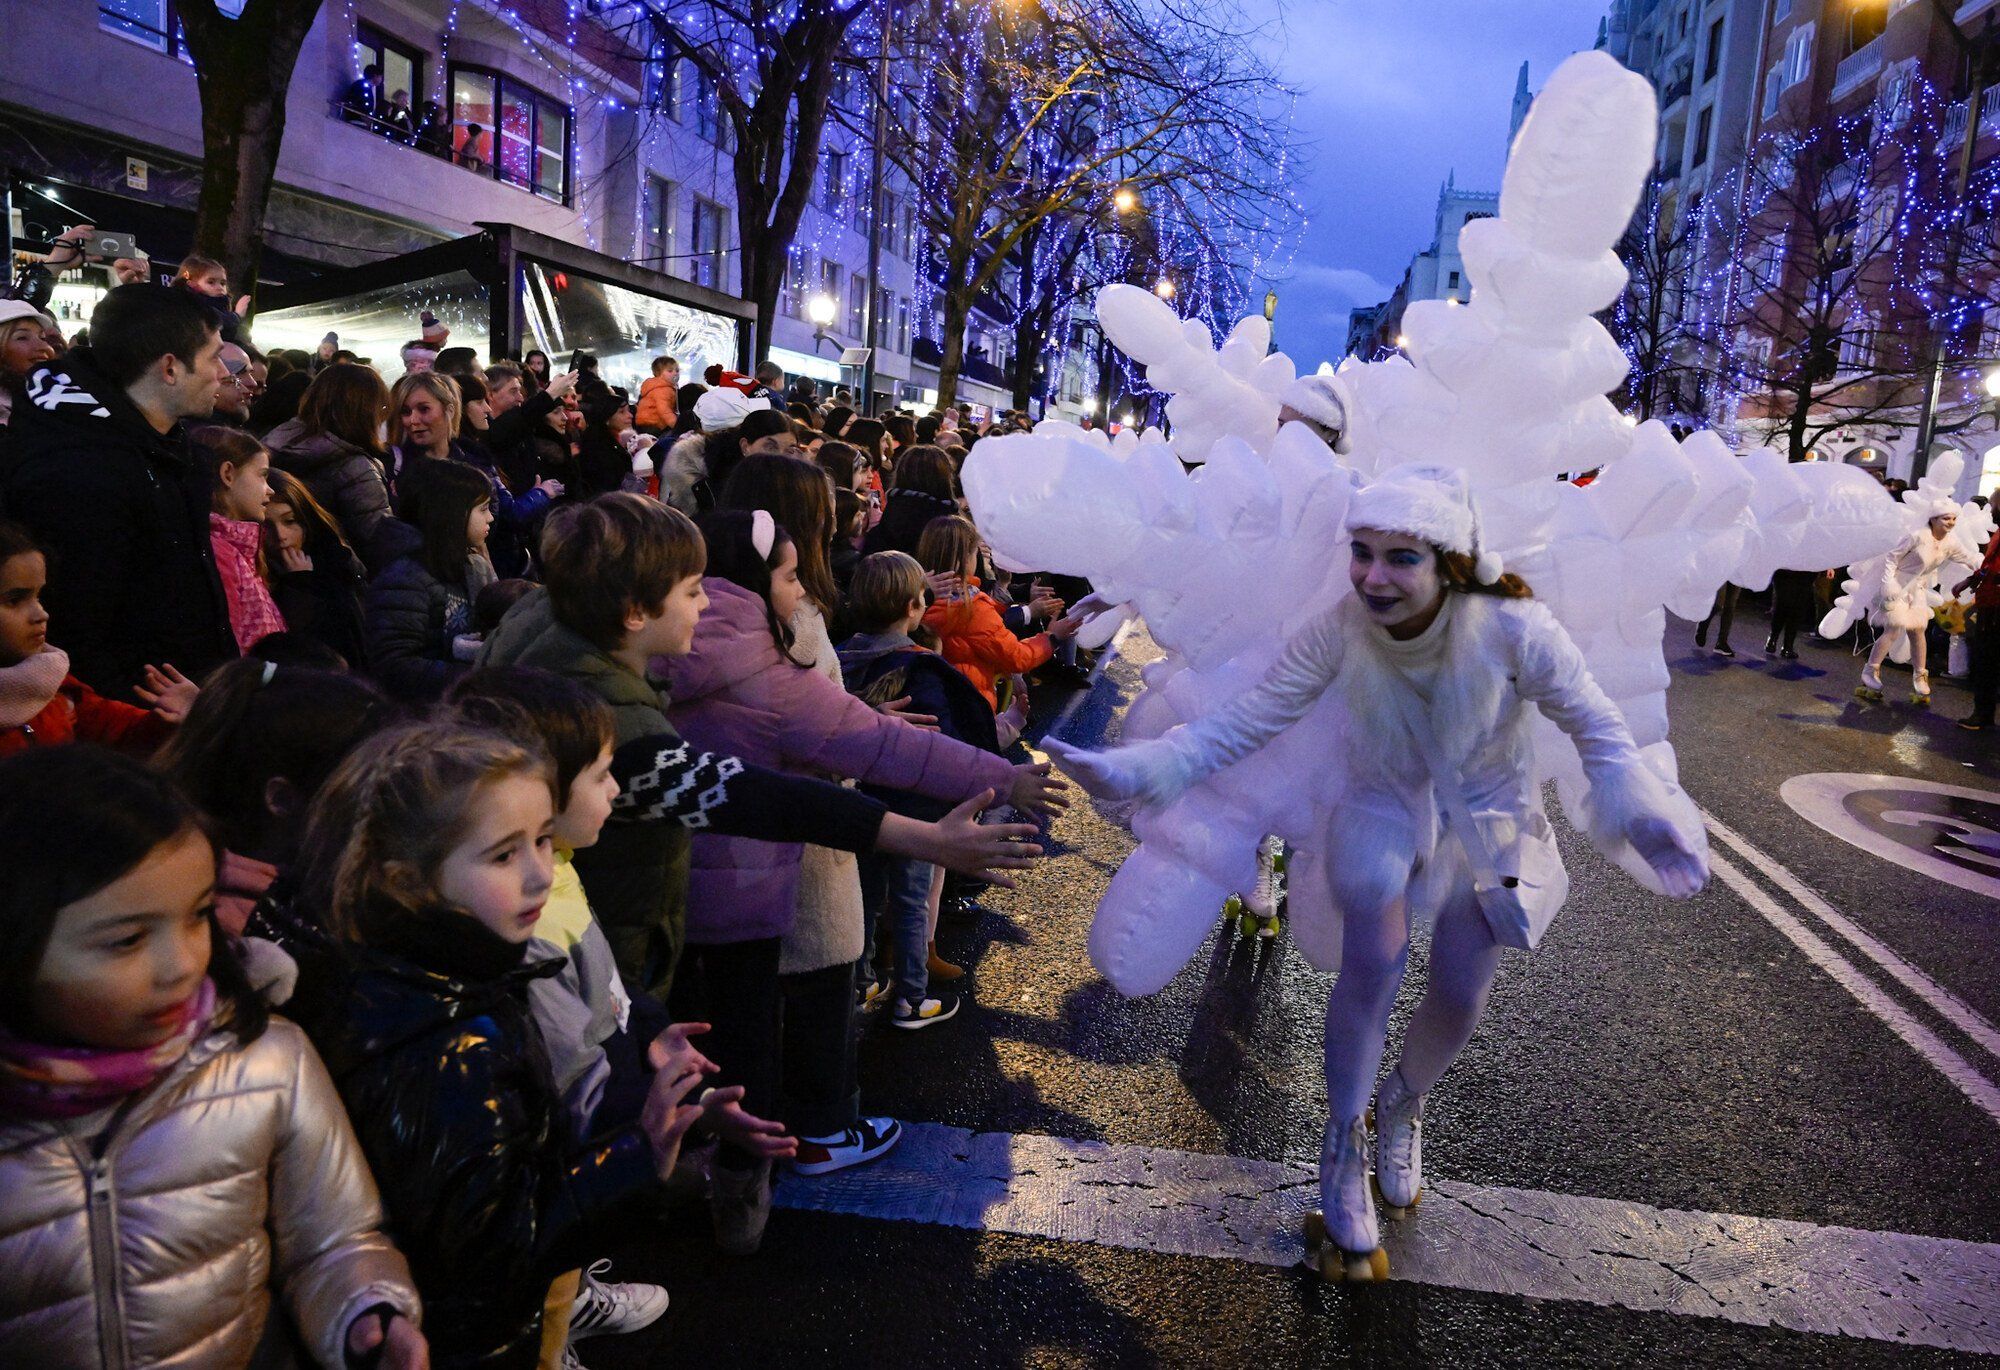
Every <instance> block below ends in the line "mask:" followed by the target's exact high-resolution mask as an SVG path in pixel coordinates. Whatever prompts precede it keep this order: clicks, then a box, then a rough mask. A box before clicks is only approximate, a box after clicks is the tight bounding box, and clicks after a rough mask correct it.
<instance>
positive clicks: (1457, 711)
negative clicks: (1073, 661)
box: [1050, 466, 1708, 1280]
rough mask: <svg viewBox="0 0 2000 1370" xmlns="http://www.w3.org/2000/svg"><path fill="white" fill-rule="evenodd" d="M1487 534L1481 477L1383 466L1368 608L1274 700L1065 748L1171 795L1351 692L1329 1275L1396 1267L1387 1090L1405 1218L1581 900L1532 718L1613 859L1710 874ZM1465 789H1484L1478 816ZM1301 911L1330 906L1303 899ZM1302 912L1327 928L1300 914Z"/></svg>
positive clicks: (1306, 648) (1293, 644)
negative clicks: (1456, 1101) (1556, 738)
mask: <svg viewBox="0 0 2000 1370" xmlns="http://www.w3.org/2000/svg"><path fill="white" fill-rule="evenodd" d="M1478 526H1479V525H1478V518H1477V514H1476V511H1475V509H1474V506H1473V503H1472V500H1471V497H1470V495H1469V493H1468V490H1467V487H1466V484H1465V479H1464V476H1463V474H1462V473H1460V472H1459V471H1457V470H1455V469H1453V468H1449V467H1432V466H1423V467H1413V466H1406V467H1400V468H1396V469H1393V470H1390V471H1388V472H1386V473H1384V474H1383V476H1382V478H1381V479H1379V480H1377V481H1376V482H1375V483H1373V484H1371V485H1368V486H1366V487H1364V488H1362V489H1361V490H1359V491H1357V492H1356V494H1355V495H1354V497H1353V500H1352V502H1351V503H1350V505H1349V509H1348V518H1347V527H1348V532H1349V536H1350V538H1351V539H1352V546H1351V553H1352V564H1351V566H1350V569H1349V578H1350V579H1351V581H1352V583H1353V586H1354V591H1355V593H1354V594H1353V595H1351V596H1343V597H1342V598H1341V600H1340V601H1339V602H1338V603H1336V604H1335V605H1334V606H1333V607H1332V608H1331V609H1329V610H1328V611H1326V612H1325V613H1324V614H1322V615H1321V616H1320V617H1319V618H1318V619H1317V620H1316V621H1314V622H1313V623H1311V624H1309V625H1308V626H1307V627H1306V628H1304V629H1303V630H1301V631H1300V632H1299V633H1298V634H1297V635H1296V636H1295V637H1293V639H1292V640H1291V641H1290V642H1289V643H1288V644H1287V645H1286V647H1285V650H1284V652H1283V654H1282V655H1281V656H1280V657H1279V659H1278V661H1277V662H1276V664H1275V665H1273V666H1272V668H1271V669H1270V671H1269V672H1268V673H1267V674H1266V675H1265V677H1264V679H1263V681H1262V682H1261V683H1260V684H1259V685H1257V686H1256V687H1255V688H1254V689H1252V690H1251V691H1249V692H1248V693H1247V694H1245V695H1244V696H1242V697H1241V698H1239V699H1238V700H1237V701H1236V702H1235V703H1233V704H1231V705H1230V706H1228V707H1227V708H1225V709H1222V710H1220V711H1218V712H1215V713H1213V714H1210V715H1208V716H1206V717H1203V718H1201V719H1200V720H1198V721H1196V722H1193V723H1189V724H1186V725H1184V726H1181V727H1176V728H1174V729H1172V730H1170V731H1168V732H1167V733H1165V734H1164V735H1162V736H1160V737H1158V738H1155V739H1153V740H1151V741H1146V742H1140V743H1136V744H1134V745H1131V746H1126V747H1120V748H1117V749H1114V750H1111V751H1106V752H1095V753H1093V752H1083V751H1078V750H1075V749H1073V748H1068V747H1064V746H1062V745H1061V744H1051V745H1050V750H1051V751H1053V752H1055V753H1056V754H1057V757H1058V759H1059V760H1060V761H1061V763H1062V765H1063V767H1064V768H1065V769H1066V770H1067V771H1069V773H1070V774H1071V775H1073V776H1074V777H1075V778H1076V779H1077V780H1078V782H1079V783H1081V784H1082V785H1083V786H1084V788H1086V789H1087V790H1089V791H1091V792H1092V793H1093V794H1096V795H1099V796H1101V797H1104V798H1108V799H1139V800H1143V801H1145V802H1148V803H1153V804H1164V803H1167V802H1170V801H1171V800H1172V799H1173V798H1175V797H1176V796H1178V795H1179V794H1180V793H1181V792H1182V791H1184V790H1185V789H1187V788H1188V786H1190V785H1192V784H1194V783H1195V782H1196V781H1198V780H1200V779H1202V778H1203V777H1205V776H1207V775H1209V774H1211V773H1212V772H1214V771H1217V770H1219V769H1221V768H1222V767H1224V766H1227V765H1229V764H1230V763H1232V762H1235V761H1238V760H1240V759H1242V758H1243V757H1245V756H1247V755H1249V754H1250V753H1251V752H1254V751H1256V750H1257V749H1258V748H1260V747H1261V746H1263V745H1264V744H1265V743H1267V742H1268V741H1270V740H1271V739H1272V738H1273V737H1275V736H1276V735H1277V734H1278V733H1280V732H1282V731H1284V730H1285V729H1286V728H1287V727H1289V726H1290V725H1292V724H1293V723H1296V722H1297V721H1298V720H1299V719H1301V718H1302V717H1304V716H1305V714H1306V713H1307V712H1308V710H1310V709H1311V708H1312V707H1313V706H1314V705H1315V704H1316V703H1317V702H1318V701H1319V699H1320V698H1321V696H1322V695H1324V694H1326V693H1327V692H1329V691H1338V692H1339V694H1338V696H1337V698H1338V699H1339V700H1340V701H1341V702H1342V703H1343V704H1344V706H1345V708H1346V710H1347V712H1348V715H1349V719H1350V726H1349V727H1348V729H1347V736H1348V738H1349V754H1348V755H1347V756H1345V757H1344V758H1341V759H1339V760H1337V761H1335V762H1334V763H1333V764H1338V765H1344V766H1345V768H1346V770H1347V773H1348V774H1347V785H1346V788H1345V791H1344V792H1343V794H1342V796H1341V798H1340V800H1339V801H1338V803H1337V804H1336V805H1335V806H1334V807H1333V810H1332V812H1331V813H1330V814H1328V815H1326V818H1327V820H1328V821H1327V824H1326V828H1325V834H1326V835H1325V837H1324V838H1323V839H1322V841H1323V847H1322V850H1321V852H1319V853H1316V854H1315V855H1317V856H1319V857H1320V858H1322V861H1321V864H1322V866H1323V869H1324V871H1325V884H1326V887H1327V892H1328V893H1329V894H1330V895H1331V899H1332V904H1333V908H1332V910H1331V916H1332V917H1333V918H1335V919H1337V920H1338V927H1339V946H1340V948H1341V964H1340V973H1339V978H1338V979H1337V980H1336V981H1335V982H1334V987H1333V991H1332V994H1331V995H1330V996H1329V998H1328V1000H1327V1006H1326V1087H1327V1102H1328V1105H1329V1113H1330V1117H1329V1119H1328V1121H1327V1125H1326V1134H1325V1142H1324V1145H1323V1148H1322V1150H1321V1154H1320V1200H1321V1204H1322V1206H1323V1213H1324V1217H1323V1219H1321V1218H1319V1217H1318V1216H1317V1215H1316V1216H1315V1217H1314V1218H1313V1219H1310V1220H1308V1224H1307V1230H1308V1239H1309V1241H1310V1242H1311V1243H1313V1244H1314V1245H1315V1246H1317V1248H1318V1250H1317V1252H1316V1260H1317V1263H1318V1265H1319V1269H1320V1272H1321V1273H1322V1275H1324V1276H1325V1277H1327V1278H1328V1279H1342V1278H1346V1279H1355V1280H1367V1279H1382V1278H1385V1277H1386V1276H1387V1273H1388V1258H1387V1256H1386V1255H1385V1254H1384V1253H1383V1251H1382V1249H1381V1242H1380V1235H1379V1230H1378V1227H1377V1224H1376V1217H1375V1203H1374V1198H1373V1196H1372V1194H1371V1193H1370V1190H1369V1183H1368V1178H1369V1176H1368V1171H1369V1155H1368V1151H1369V1136H1368V1129H1367V1125H1366V1122H1365V1120H1364V1114H1365V1112H1366V1109H1367V1105H1368V1101H1369V1095H1370V1094H1371V1093H1374V1094H1375V1109H1374V1118H1373V1121H1374V1125H1375V1129H1376V1142H1377V1145H1378V1149H1379V1154H1378V1155H1377V1157H1376V1158H1375V1173H1376V1181H1377V1184H1378V1185H1379V1187H1380V1189H1381V1193H1382V1197H1383V1200H1384V1202H1385V1204H1386V1205H1388V1206H1389V1207H1390V1208H1391V1209H1396V1210H1400V1209H1405V1208H1408V1207H1409V1206H1411V1205H1413V1204H1415V1203H1416V1201H1417V1199H1418V1198H1419V1196H1420V1193H1421V1190H1422V1185H1423V1170H1422V1124H1423V1112H1424V1099H1425V1096H1426V1095H1427V1094H1428V1093H1429V1092H1430V1090H1431V1088H1432V1087H1433V1086H1434V1085H1435V1084H1436V1083H1437V1082H1438V1079H1439V1077H1440V1076H1442V1075H1443V1074H1444V1072H1445V1070H1446V1069H1447V1068H1448V1067H1449V1066H1450V1065H1451V1063H1452V1061H1453V1059H1454V1058H1456V1057H1457V1055H1458V1053H1459V1051H1460V1050H1461V1049H1462V1048H1463V1047H1464V1046H1465V1044H1466V1042H1467V1041H1468V1040H1470V1038H1471V1036H1472V1033H1473V1030H1474V1029H1475V1028H1476V1027H1477V1026H1478V1024H1479V1019H1480V1016H1481V1014H1482V1013H1483V1011H1484V1009H1485V1006H1486V997H1487V992H1488V990H1489V989H1490V988H1491V986H1492V983H1493V976H1494V973H1495V971H1496V970H1497V969H1498V968H1499V963H1500V951H1501V946H1502V941H1503V939H1504V940H1505V941H1506V943H1507V944H1509V945H1518V946H1522V947H1528V948H1531V947H1532V946H1533V945H1534V943H1535V941H1536V940H1538V939H1539V936H1540V933H1541V931H1542V928H1543V927H1545V926H1546V924H1547V921H1548V919H1549V918H1551V917H1552V916H1553V915H1554V913H1555V911H1556V909H1557V908H1559V907H1560V906H1561V903H1562V900H1563V898H1564V896H1565V895H1566V894H1567V891H1568V878H1567V876H1566V875H1565V873H1564V872H1563V869H1562V864H1561V858H1560V857H1559V856H1558V855H1557V854H1556V850H1555V838H1554V832H1553V830H1552V829H1551V827H1550V825H1549V820H1548V816H1547V814H1546V812H1545V811H1544V810H1543V807H1542V796H1541V788H1540V785H1539V783H1538V782H1537V779H1536V772H1535V769H1534V765H1533V756H1532V745H1531V740H1530V730H1529V723H1530V720H1529V717H1528V706H1529V705H1530V704H1532V705H1534V706H1535V707H1536V708H1539V709H1540V710H1541V711H1542V713H1543V714H1544V715H1546V716H1547V717H1548V718H1549V719H1550V720H1551V721H1553V722H1554V723H1555V724H1556V725H1557V726H1559V727H1560V728H1561V729H1562V730H1563V731H1564V732H1565V733H1567V734H1568V735H1569V737H1570V738H1571V739H1572V740H1573V741H1574V742H1575V744H1576V748H1577V751H1578V753H1579V754H1580V755H1581V757H1582V761H1583V769H1584V775H1585V778H1586V779H1587V781H1588V782H1589V786H1590V788H1589V793H1588V795H1587V797H1586V799H1585V801H1584V806H1583V807H1584V809H1585V811H1586V827H1587V828H1588V830H1589V833H1590V836H1591V839H1592V841H1593V842H1594V843H1595V844H1596V845H1597V847H1598V848H1599V849H1600V850H1602V851H1604V852H1605V853H1606V854H1607V855H1609V856H1613V857H1614V858H1615V857H1617V856H1618V855H1620V854H1623V855H1624V856H1626V857H1627V858H1628V859H1629V858H1631V856H1632V854H1633V852H1635V851H1636V853H1637V855H1638V857H1640V858H1643V863H1644V866H1645V867H1649V868H1650V869H1651V871H1652V872H1653V873H1654V875H1655V876H1656V878H1657V883H1658V887H1659V889H1660V890H1661V891H1663V892H1665V893H1666V894H1668V895H1671V896H1672V897H1674V898H1680V899H1684V898H1687V897H1689V896H1691V895H1693V894H1695V893H1696V892H1698V891H1699V890H1700V889H1701V888H1702V886H1703V884H1705V883H1706V881H1707V879H1708V856H1707V839H1706V835H1705V833H1704V832H1703V829H1702V826H1701V819H1700V816H1699V814H1698V812H1697V811H1696V810H1695V808H1694V805H1693V803H1692V802H1691V801H1690V800H1689V799H1688V797H1687V796H1686V795H1685V794H1684V793H1682V792H1681V790H1680V789H1679V788H1678V786H1676V785H1674V784H1672V783H1671V782H1669V781H1667V780H1665V779H1663V778H1662V777H1661V776H1659V775H1658V774H1657V773H1655V772H1654V771H1653V770H1652V769H1651V768H1650V767H1649V766H1647V765H1646V763H1645V762H1644V760H1642V758H1641V757H1640V754H1639V750H1638V748H1637V746H1636V745H1635V744H1634V742H1633V739H1632V734H1631V732H1630V731H1629V730H1628V729H1627V727H1626V725H1625V720H1624V718H1623V716H1622V715H1621V714H1620V713H1619V712H1618V708H1617V706H1616V705H1614V704H1613V703H1612V702H1611V700H1610V699H1609V698H1607V697H1606V695H1605V694H1604V692H1603V690H1602V689H1600V688H1599V687H1598V685H1597V683H1596V682H1595V681H1594V680H1592V679H1591V676H1590V673H1589V671H1588V669H1587V668H1586V666H1585V664H1584V659H1583V655H1582V653H1581V652H1579V651H1578V649H1577V647H1576V644H1575V643H1574V642H1573V641H1571V639H1570V636H1569V634H1568V633H1567V632H1566V631H1565V630H1564V629H1563V627H1562V625H1561V624H1560V623H1558V622H1557V621H1556V619H1555V617H1554V616H1553V615H1552V614H1550V613H1549V611H1548V610H1547V608H1545V607H1544V606H1543V605H1541V604H1540V603H1538V602H1536V601H1535V600H1534V599H1533V598H1532V597H1531V592H1530V591H1529V589H1528V587H1527V585H1526V584H1524V583H1523V582H1522V581H1521V580H1520V579H1519V578H1518V577H1515V576H1511V575H1503V574H1502V573H1501V568H1500V566H1499V564H1498V560H1499V559H1498V557H1497V556H1495V555H1494V554H1493V553H1491V552H1488V553H1486V554H1485V555H1481V551H1480V545H1479V535H1478ZM1426 754H1429V755H1430V756H1432V757H1434V758H1435V759H1436V764H1435V765H1433V764H1430V763H1427V762H1426V761H1425V760H1424V757H1425V756H1426ZM1441 771H1442V772H1448V773H1453V772H1455V774H1440V773H1439V772H1441ZM1453 795H1462V796H1463V804H1462V805H1459V806H1457V807H1458V811H1459V817H1458V819H1457V821H1454V820H1453V818H1452V816H1451V814H1450V812H1449V809H1450V807H1451V800H1450V796H1453ZM1458 833H1469V834H1471V835H1473V840H1474V841H1475V842H1476V843H1477V844H1478V845H1479V846H1481V847H1482V848H1483V849H1484V851H1483V852H1481V853H1478V854H1475V855H1473V856H1471V857H1469V856H1468V854H1467V850H1466V843H1465V842H1464V841H1462V840H1461V839H1460V837H1459V836H1458ZM1294 869H1295V871H1296V870H1297V866H1296V865H1295V867H1294ZM1496 869H1497V871H1498V872H1499V874H1500V876H1502V877H1503V879H1501V880H1499V881H1497V882H1496V881H1495V880H1494V878H1493V873H1494V871H1495V870H1496ZM1479 870H1484V871H1485V872H1486V873H1487V874H1486V876H1485V878H1484V879H1482V880H1480V881H1479V882H1478V883H1479V884H1487V885H1491V884H1494V883H1498V884H1501V885H1505V884H1506V881H1505V879H1504V877H1515V876H1518V877H1519V882H1518V883H1517V884H1515V885H1511V886H1506V888H1505V889H1503V890H1501V891H1498V893H1499V894H1501V896H1502V897H1501V898H1499V899H1495V898H1493V897H1492V896H1493V893H1495V892H1494V891H1491V890H1488V891H1486V892H1484V893H1482V892H1481V891H1480V890H1478V889H1476V888H1475V883H1476V882H1475V871H1479ZM1292 897H1293V899H1294V900H1295V901H1304V900H1306V899H1311V898H1314V895H1313V894H1312V893H1310V892H1308V891H1307V890H1305V889H1303V888H1301V887H1300V885H1298V884H1295V885H1294V887H1293V890H1292ZM1509 900H1512V906H1511V910H1510V909H1509V908H1508V907H1506V906H1507V905H1508V901H1509ZM1482 905H1486V908H1484V909H1483V908H1482ZM1523 906H1525V909H1524V908H1523ZM1314 912H1318V911H1317V910H1315V911H1314ZM1510 912H1511V914H1512V916H1513V919H1514V922H1513V923H1509V921H1508V919H1509V913H1510ZM1294 916H1295V917H1296V918H1298V919H1301V920H1303V919H1304V918H1306V917H1307V916H1308V914H1307V912H1306V911H1305V910H1303V909H1301V908H1298V907H1295V908H1294ZM1432 920H1435V930H1434V931H1433V933H1432V937H1431V954H1430V981H1429V984H1428V985H1427V986H1426V988H1425V992H1424V996H1423V1000H1422V1002H1421V1003H1420V1004H1418V1006H1417V1009H1416V1012H1415V1014H1414V1015H1413V1016H1412V1017H1411V1019H1410V1026H1409V1032H1408V1035H1407V1038H1406V1039H1405V1041H1404V1043H1403V1054H1402V1058H1401V1059H1400V1060H1399V1061H1398V1062H1397V1064H1396V1067H1395V1069H1394V1070H1393V1071H1392V1072H1391V1073H1390V1074H1389V1077H1388V1078H1387V1079H1386V1080H1385V1081H1383V1083H1382V1086H1381V1089H1380V1091H1379V1092H1377V1091H1376V1090H1375V1081H1376V1074H1377V1071H1378V1070H1379V1069H1380V1067H1381V1063H1382V1057H1383V1053H1384V1047H1385V1037H1386V1034H1387V1031H1388V1023H1389V1011H1390V1008H1391V1006H1392V1005H1393V1004H1394V1003H1395V999H1396V991H1397V989H1398V987H1399V986H1400V985H1401V983H1402V978H1403V972H1404V968H1405V966H1406V965H1407V963H1408V956H1409V948H1410V932H1411V928H1412V927H1413V926H1416V925H1421V924H1423V923H1426V922H1430V921H1432ZM1496 924H1497V925H1498V927H1497V931H1496ZM1322 1223H1323V1226H1322Z"/></svg>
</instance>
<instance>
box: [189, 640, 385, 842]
mask: <svg viewBox="0 0 2000 1370" xmlns="http://www.w3.org/2000/svg"><path fill="white" fill-rule="evenodd" d="M395 716H396V710H395V706H394V705H392V704H391V703H390V702H389V701H388V700H387V699H386V698H384V697H383V695H382V694H381V692H380V691H378V690H377V689H376V688H375V687H374V686H373V685H370V684H369V683H368V682H367V681H365V680H362V679H361V678H360V677H358V676H352V675H346V674H343V673H340V672H337V671H321V670H313V669H310V668H307V667H303V666H278V665H274V664H273V663H271V662H268V661H260V660H258V659H256V658H255V657H246V658H244V659H243V660H240V661H232V662H230V663H229V664H227V665H226V666H219V667H217V668H216V669H215V670H214V671H212V672H210V673H209V676H208V679H206V680H204V681H203V682H202V685H201V693H200V694H198V695H196V696H195V700H194V704H193V705H192V706H191V707H190V708H189V709H188V714H187V718H186V720H185V721H183V722H182V724H181V726H180V727H178V728H176V729H175V730H174V735H173V736H172V737H170V738H168V739H167V743H166V745H165V746H164V747H162V748H160V751H159V755H157V756H156V757H154V758H153V765H154V767H155V768H156V769H158V770H160V771H162V772H164V773H165V774H167V775H169V776H171V777H172V778H173V779H174V780H175V781H176V782H178V783H179V784H180V786H181V787H182V788H183V789H185V790H186V791H187V793H188V795H189V796H190V797H192V798H193V799H194V801H195V802H196V803H197V804H199V805H201V807H202V809H203V810H204V811H206V812H207V813H208V815H209V816H210V817H212V818H213V819H214V820H215V821H216V825H217V827H218V828H219V829H220V833H219V836H220V837H221V839H222V843H223V845H224V846H226V847H228V848H230V849H231V850H235V851H240V850H243V849H244V848H245V847H246V846H247V845H248V844H249V843H250V841H251V840H252V839H253V838H254V837H255V836H256V834H257V829H258V827H259V825H260V824H262V823H263V822H264V820H265V812H266V811H265V802H266V798H267V796H266V793H265V791H266V789H267V787H268V786H269V784H270V782H271V781H273V780H278V779H283V780H286V781H288V782H290V784H291V786H292V788H293V789H294V790H295V791H297V792H298V796H299V800H300V805H301V814H300V816H301V817H303V807H304V804H305V803H306V802H307V801H310V800H311V798H312V796H313V795H314V794H315V793H317V792H318V790H319V788H320V786H321V785H323V784H325V783H326V778H327V776H328V775H330V774H332V772H333V768H334V767H335V766H337V765H339V764H340V762H341V760H342V758H344V757H345V756H346V755H347V754H348V753H349V752H350V751H352V750H354V748H355V746H356V745H358V744H359V743H360V742H361V741H362V739H364V738H366V737H368V736H369V735H370V734H371V733H375V732H378V731H380V730H381V729H382V728H383V727H384V726H385V725H386V724H388V723H389V722H390V721H391V720H392V719H394V718H395Z"/></svg>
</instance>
